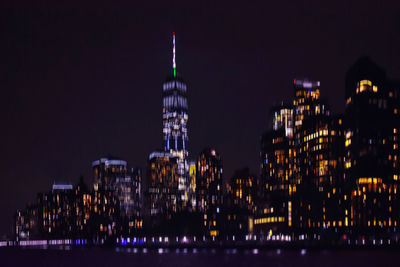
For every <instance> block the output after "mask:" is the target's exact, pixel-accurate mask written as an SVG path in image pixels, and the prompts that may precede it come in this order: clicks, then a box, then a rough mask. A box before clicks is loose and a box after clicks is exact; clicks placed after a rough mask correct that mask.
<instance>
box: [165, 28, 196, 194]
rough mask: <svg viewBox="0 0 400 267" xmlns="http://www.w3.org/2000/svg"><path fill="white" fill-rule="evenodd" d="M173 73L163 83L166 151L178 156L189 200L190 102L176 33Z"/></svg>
mask: <svg viewBox="0 0 400 267" xmlns="http://www.w3.org/2000/svg"><path fill="white" fill-rule="evenodd" d="M172 40H173V50H172V52H173V61H172V73H171V75H170V76H169V77H168V78H167V79H166V80H165V82H164V84H163V94H162V95H163V109H162V113H163V136H164V151H165V152H167V153H171V154H172V155H173V156H174V157H176V158H177V164H178V176H179V191H180V192H181V193H180V198H181V199H182V200H183V201H187V200H188V196H187V192H186V191H187V188H188V186H189V185H188V184H189V182H188V164H187V157H188V155H189V151H188V129H187V122H188V118H189V116H188V102H187V86H186V83H185V82H184V80H183V79H182V77H181V76H179V75H178V74H177V72H176V61H175V33H174V34H173V39H172Z"/></svg>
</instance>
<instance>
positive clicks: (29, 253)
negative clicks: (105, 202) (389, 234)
mask: <svg viewBox="0 0 400 267" xmlns="http://www.w3.org/2000/svg"><path fill="white" fill-rule="evenodd" d="M0 259H1V264H0V265H1V266H58V267H61V266H217V265H219V266H295V265H296V266H322V265H323V266H325V267H328V266H394V265H396V263H398V262H399V260H400V254H399V253H398V251H397V250H395V249H392V250H376V249H375V250H372V249H370V250H369V249H368V250H352V249H347V250H323V249H322V250H306V249H235V248H232V249H196V248H186V249H165V248H164V249H162V248H159V249H146V248H140V249H138V248H136V249H135V248H112V249H111V248H110V249H105V248H73V249H65V248H64V249H56V248H52V249H36V248H35V249H21V248H4V249H0Z"/></svg>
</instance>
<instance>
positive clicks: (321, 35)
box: [0, 0, 400, 236]
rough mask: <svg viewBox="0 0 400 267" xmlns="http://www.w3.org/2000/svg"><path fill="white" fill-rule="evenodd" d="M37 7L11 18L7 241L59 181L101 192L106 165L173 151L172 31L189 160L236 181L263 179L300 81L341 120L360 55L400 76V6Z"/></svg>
mask: <svg viewBox="0 0 400 267" xmlns="http://www.w3.org/2000/svg"><path fill="white" fill-rule="evenodd" d="M26 2H27V4H25V5H24V6H22V5H21V6H19V7H17V6H13V5H12V4H4V3H3V4H1V5H2V6H1V7H0V8H1V11H0V33H1V37H0V49H1V52H0V56H1V57H0V70H1V75H0V90H1V97H0V122H1V131H0V135H1V136H0V137H1V138H0V148H1V150H0V152H1V153H0V175H1V176H0V217H1V220H0V236H1V234H3V233H4V234H5V233H11V229H12V216H13V213H14V212H15V210H16V209H18V208H20V209H22V208H24V207H25V205H26V203H27V202H34V201H35V198H36V194H37V193H38V192H45V191H49V190H50V189H51V185H52V183H53V182H54V181H70V182H72V183H74V184H75V183H76V182H77V181H78V179H79V176H80V175H83V176H84V177H85V181H86V182H87V183H92V176H91V162H92V161H93V160H95V159H98V158H99V157H101V156H103V155H106V154H109V153H110V154H112V155H115V156H118V157H120V158H123V159H126V160H127V161H128V163H129V164H130V165H131V166H139V167H142V168H145V167H146V160H147V157H148V155H149V153H150V152H152V151H154V150H156V149H160V148H162V115H161V112H162V111H161V104H162V103H161V92H162V83H163V81H164V80H165V78H166V76H167V75H169V74H170V73H171V65H172V44H171V43H172V32H173V31H175V32H176V42H177V47H176V49H177V71H178V73H179V74H180V75H182V76H183V77H184V79H185V80H186V82H187V84H188V90H189V92H188V94H189V141H190V157H191V158H195V157H196V156H197V155H198V153H199V152H200V151H201V150H202V149H203V148H204V147H206V146H212V147H215V148H216V149H217V150H218V151H219V152H220V153H221V155H222V157H223V164H224V176H225V177H224V178H225V179H228V178H230V176H231V175H232V173H233V171H234V170H235V169H238V168H242V167H245V166H248V167H250V169H251V171H252V172H253V173H255V174H257V175H258V174H259V168H258V166H259V142H260V136H261V134H262V133H263V132H264V131H266V130H267V129H269V127H270V126H271V123H270V116H269V109H270V107H271V105H272V104H274V103H278V102H279V101H281V100H284V101H289V100H291V99H292V98H293V87H292V81H293V78H295V77H298V78H301V77H308V78H310V79H317V80H320V81H321V95H322V97H323V98H326V99H328V101H329V103H330V105H331V108H332V110H333V112H334V113H338V112H342V111H343V109H344V75H345V72H346V70H347V69H348V67H349V66H350V65H351V64H353V63H354V61H355V60H356V59H357V58H358V57H359V56H362V55H369V56H370V57H371V58H372V59H373V60H374V61H376V62H377V63H378V64H379V65H381V66H382V67H384V68H385V69H386V70H387V73H388V75H389V76H391V77H393V78H397V79H400V54H399V53H400V2H399V1H365V0H364V1H353V2H352V3H348V2H349V1H343V2H344V3H339V1H331V2H334V3H332V4H330V5H326V3H325V2H328V1H293V2H291V3H290V2H287V1H260V2H259V3H258V4H254V5H250V4H247V1H240V2H234V1H226V2H223V1H218V3H214V2H213V1H211V2H210V4H207V5H202V6H200V5H198V4H199V3H205V2H203V1H182V2H171V1H160V2H159V3H155V2H153V1H151V2H153V3H152V4H151V5H150V4H149V5H147V6H144V4H143V3H140V4H138V3H131V4H130V6H126V5H122V4H121V3H118V2H113V3H115V4H113V5H106V4H99V3H98V2H94V3H95V5H90V4H85V6H61V5H60V6H50V5H48V4H45V3H41V4H37V1H26ZM142 2H147V1H142ZM149 2H150V1H149ZM216 2H217V1H216ZM34 3H35V4H34ZM194 3H196V5H195V4H194Z"/></svg>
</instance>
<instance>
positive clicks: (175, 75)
mask: <svg viewBox="0 0 400 267" xmlns="http://www.w3.org/2000/svg"><path fill="white" fill-rule="evenodd" d="M174 77H176V69H174Z"/></svg>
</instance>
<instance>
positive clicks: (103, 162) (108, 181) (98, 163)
mask: <svg viewBox="0 0 400 267" xmlns="http://www.w3.org/2000/svg"><path fill="white" fill-rule="evenodd" d="M92 168H93V177H94V184H93V186H94V190H95V191H97V190H99V189H100V188H101V189H104V190H114V189H115V182H116V179H117V177H125V175H126V174H127V171H128V167H127V163H126V161H125V160H121V159H119V158H116V157H112V156H107V157H102V158H100V159H99V160H95V161H93V163H92Z"/></svg>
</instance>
